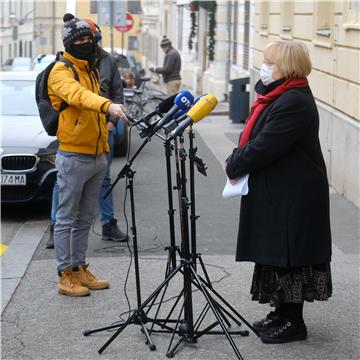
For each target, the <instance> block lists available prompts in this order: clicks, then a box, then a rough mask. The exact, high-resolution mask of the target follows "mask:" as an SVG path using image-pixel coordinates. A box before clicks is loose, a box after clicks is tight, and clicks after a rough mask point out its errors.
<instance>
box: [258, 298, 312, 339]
mask: <svg viewBox="0 0 360 360" xmlns="http://www.w3.org/2000/svg"><path fill="white" fill-rule="evenodd" d="M303 306H304V304H303V303H300V304H296V303H286V304H281V305H280V307H279V310H278V312H279V315H280V319H281V323H280V324H279V325H278V326H276V327H275V328H272V329H270V330H269V331H267V332H264V333H262V334H261V335H260V336H261V340H262V342H263V343H266V344H282V343H287V342H290V341H297V340H305V339H306V337H307V329H306V325H305V323H304V319H303Z"/></svg>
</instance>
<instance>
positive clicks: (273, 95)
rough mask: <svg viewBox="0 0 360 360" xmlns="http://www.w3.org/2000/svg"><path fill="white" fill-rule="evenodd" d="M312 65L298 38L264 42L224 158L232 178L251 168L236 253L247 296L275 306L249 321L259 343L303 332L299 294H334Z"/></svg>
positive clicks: (323, 296) (301, 296)
mask: <svg viewBox="0 0 360 360" xmlns="http://www.w3.org/2000/svg"><path fill="white" fill-rule="evenodd" d="M310 72H311V62H310V58H309V54H308V50H307V48H306V46H305V45H304V44H302V43H301V42H297V41H276V42H274V43H271V44H269V45H268V46H267V47H266V48H265V51H264V62H263V64H262V66H261V70H260V80H259V81H258V82H257V83H256V85H255V91H256V93H257V99H256V101H255V102H254V104H253V105H252V108H251V111H250V115H249V117H248V119H247V122H246V126H245V129H244V131H243V133H242V134H241V137H240V142H239V146H238V148H235V149H234V150H233V153H232V154H231V155H230V157H229V158H228V159H227V162H226V173H227V176H228V177H229V178H230V179H232V180H233V181H235V179H237V178H239V177H241V176H243V175H245V174H249V179H248V186H249V192H248V194H247V195H246V196H243V197H242V199H241V211H240V224H239V231H238V242H237V250H236V260H237V261H252V262H254V263H255V269H254V274H253V279H252V285H251V294H252V299H253V300H256V301H259V303H270V305H271V306H275V310H274V311H271V312H270V313H269V314H268V315H267V316H266V318H265V319H263V320H260V321H257V322H255V323H254V327H255V329H256V330H257V331H258V332H259V333H260V336H261V340H262V341H263V342H264V343H273V344H276V343H285V342H289V341H294V340H304V339H306V337H307V328H306V325H305V323H304V318H303V306H304V301H309V302H313V301H314V300H319V301H322V300H327V299H328V298H329V297H331V295H332V282H331V272H330V261H331V233H330V216H329V185H328V180H327V174H326V167H325V162H324V159H323V155H322V152H321V148H320V142H319V137H318V134H319V115H318V111H317V107H316V103H315V100H314V97H313V95H312V93H311V90H310V88H309V85H308V81H307V79H306V77H307V76H308V75H309V74H310Z"/></svg>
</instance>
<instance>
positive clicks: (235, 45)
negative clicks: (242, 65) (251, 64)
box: [232, 1, 239, 64]
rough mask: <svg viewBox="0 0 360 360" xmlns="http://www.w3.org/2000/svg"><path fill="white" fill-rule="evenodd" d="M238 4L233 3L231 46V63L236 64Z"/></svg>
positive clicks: (236, 2)
mask: <svg viewBox="0 0 360 360" xmlns="http://www.w3.org/2000/svg"><path fill="white" fill-rule="evenodd" d="M238 18H239V2H238V1H234V27H233V33H234V36H233V44H232V63H233V64H237V52H238V26H239V21H238Z"/></svg>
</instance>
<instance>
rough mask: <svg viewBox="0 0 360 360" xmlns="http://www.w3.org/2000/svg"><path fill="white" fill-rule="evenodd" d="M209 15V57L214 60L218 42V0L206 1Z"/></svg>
mask: <svg viewBox="0 0 360 360" xmlns="http://www.w3.org/2000/svg"><path fill="white" fill-rule="evenodd" d="M206 3H208V5H207V11H208V17H209V31H208V37H209V46H208V59H209V60H210V61H213V60H214V58H215V44H216V39H215V35H216V7H217V6H216V1H206Z"/></svg>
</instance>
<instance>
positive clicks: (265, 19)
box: [256, 0, 269, 35]
mask: <svg viewBox="0 0 360 360" xmlns="http://www.w3.org/2000/svg"><path fill="white" fill-rule="evenodd" d="M256 12H257V13H258V31H259V33H260V35H267V34H268V31H269V30H268V28H269V2H268V1H265V0H264V1H259V2H257V3H256Z"/></svg>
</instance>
